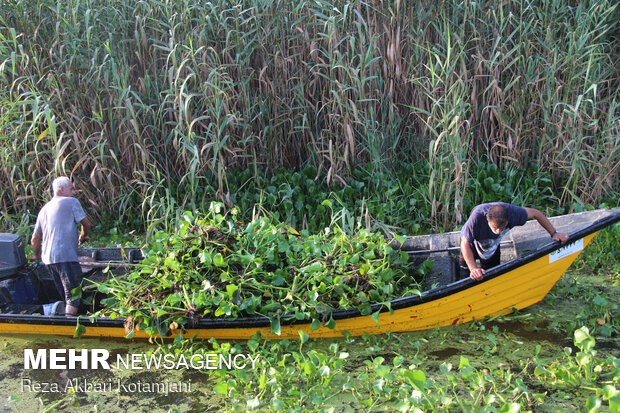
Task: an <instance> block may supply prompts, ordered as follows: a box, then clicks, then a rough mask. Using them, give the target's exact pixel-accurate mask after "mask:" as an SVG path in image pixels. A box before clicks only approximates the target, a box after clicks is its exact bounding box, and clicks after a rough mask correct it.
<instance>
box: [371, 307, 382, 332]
mask: <svg viewBox="0 0 620 413" xmlns="http://www.w3.org/2000/svg"><path fill="white" fill-rule="evenodd" d="M379 313H380V311H379V310H377V311H375V312H374V313H372V316H371V317H370V318H372V320H373V321H374V322H375V323H376V324H377V328H379V327H380V326H379Z"/></svg>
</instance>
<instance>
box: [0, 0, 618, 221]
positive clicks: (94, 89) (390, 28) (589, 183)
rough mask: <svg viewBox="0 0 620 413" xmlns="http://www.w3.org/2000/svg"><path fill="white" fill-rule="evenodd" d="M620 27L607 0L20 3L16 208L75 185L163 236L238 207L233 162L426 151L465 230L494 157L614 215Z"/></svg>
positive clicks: (10, 185)
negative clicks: (189, 215)
mask: <svg viewBox="0 0 620 413" xmlns="http://www.w3.org/2000/svg"><path fill="white" fill-rule="evenodd" d="M618 16H619V13H618V5H617V4H616V2H613V1H605V0H601V1H593V0H591V1H568V2H557V1H553V0H539V1H533V0H530V1H522V2H505V1H501V0H488V1H482V2H469V1H465V2H462V1H456V0H449V1H445V2H431V1H428V0H426V1H422V2H419V3H418V4H416V6H415V7H412V6H411V5H410V4H405V2H391V1H383V0H379V1H376V2H373V3H368V2H363V1H359V0H337V1H333V2H328V1H324V0H308V1H302V2H288V1H283V0H260V1H258V0H215V1H212V2H200V1H196V0H183V1H172V0H163V1H154V0H143V1H140V2H129V1H110V0H103V1H101V0H79V1H78V0H69V1H67V2H55V1H52V0H37V1H31V0H11V1H5V2H3V3H2V4H1V5H0V159H1V165H0V179H1V180H2V182H4V183H6V184H3V185H2V189H1V192H0V195H1V197H2V205H1V207H0V210H1V211H2V214H3V216H5V217H9V216H20V215H24V214H28V212H29V211H30V213H31V214H32V213H34V212H36V211H37V210H38V208H39V207H40V205H41V203H42V202H43V201H44V200H45V198H46V197H47V196H49V195H48V194H49V191H47V190H44V188H47V187H48V186H49V183H50V182H51V179H52V178H53V177H54V176H55V175H57V174H67V175H71V176H73V177H74V178H75V180H76V182H77V183H78V189H79V190H80V191H81V192H82V193H81V195H80V196H82V197H83V198H84V199H85V200H86V202H87V204H88V207H89V210H90V211H91V212H92V213H93V214H95V216H96V217H97V218H99V219H102V220H106V221H107V220H109V219H113V220H116V221H119V222H124V223H127V222H143V221H146V222H147V225H155V226H156V225H158V223H161V222H163V221H165V220H166V219H167V218H169V217H170V216H169V215H170V214H174V213H176V212H174V211H176V210H177V209H183V208H193V209H204V208H205V207H206V206H207V205H208V202H210V201H211V200H212V199H213V198H219V199H221V200H222V201H224V202H227V203H228V204H229V205H230V204H231V202H232V198H234V194H231V193H230V188H229V185H228V182H227V178H226V176H227V173H228V172H229V171H231V168H234V167H241V168H246V167H252V168H254V169H255V171H256V173H257V174H258V173H265V174H270V173H272V172H273V171H274V170H275V169H277V168H278V167H286V168H289V169H300V168H302V167H304V166H308V165H312V166H315V167H316V168H317V171H318V173H317V178H320V179H324V180H325V181H326V182H327V183H329V184H334V185H340V184H343V183H346V182H347V181H348V180H349V177H350V175H351V171H352V170H354V169H355V168H357V167H359V166H360V165H365V164H366V163H369V164H370V168H372V171H373V173H375V174H377V175H380V176H384V175H387V174H391V173H393V172H394V171H395V170H396V168H397V166H398V165H399V164H401V163H403V162H405V163H412V162H417V161H419V160H420V159H426V160H427V161H428V162H430V164H431V167H432V169H433V175H432V179H431V181H430V182H429V183H428V189H427V190H425V191H426V192H427V193H426V194H425V196H426V197H427V198H428V200H429V202H431V203H432V204H433V206H434V208H433V217H432V219H433V223H434V224H435V225H437V226H442V227H444V228H450V227H452V226H454V225H456V224H459V223H460V222H462V217H463V214H464V213H467V212H468V211H464V210H463V194H464V190H465V188H466V185H467V181H468V176H469V168H470V165H471V160H477V159H478V158H480V157H489V158H490V159H492V160H493V161H494V162H495V163H496V164H498V165H499V166H500V167H502V168H507V167H508V166H511V167H516V168H523V167H528V166H531V165H537V166H538V167H539V168H540V170H542V171H550V172H552V173H553V174H554V177H555V179H556V186H557V188H556V191H555V192H556V195H557V196H558V197H560V198H561V202H565V203H572V202H582V203H593V204H595V203H597V202H600V200H601V199H604V198H605V197H610V196H613V195H614V194H617V193H618V165H619V163H620V153H619V151H620V149H618V148H619V147H620V145H618V143H619V142H618V140H619V138H618V136H619V133H618V131H619V128H620V118H619V117H618V116H619V112H618V110H617V108H618V105H619V102H620V98H619V94H620V92H619V90H620V88H619V81H618V71H617V68H616V64H617V61H618V49H617V29H616V28H617V27H618V20H619V18H618ZM566 179H567V180H568V183H569V184H568V186H566V187H560V183H561V182H564V181H566ZM210 188H213V189H212V190H211V189H210ZM377 190H379V191H380V190H381V188H377Z"/></svg>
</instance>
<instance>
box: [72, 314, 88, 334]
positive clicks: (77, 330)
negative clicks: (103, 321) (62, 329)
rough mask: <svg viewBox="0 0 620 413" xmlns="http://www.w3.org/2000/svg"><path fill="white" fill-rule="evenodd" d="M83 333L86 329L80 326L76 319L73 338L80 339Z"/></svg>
mask: <svg viewBox="0 0 620 413" xmlns="http://www.w3.org/2000/svg"><path fill="white" fill-rule="evenodd" d="M84 333H86V327H84V326H83V325H82V324H80V319H79V317H78V321H77V324H76V326H75V332H74V333H73V338H80V337H82V335H84Z"/></svg>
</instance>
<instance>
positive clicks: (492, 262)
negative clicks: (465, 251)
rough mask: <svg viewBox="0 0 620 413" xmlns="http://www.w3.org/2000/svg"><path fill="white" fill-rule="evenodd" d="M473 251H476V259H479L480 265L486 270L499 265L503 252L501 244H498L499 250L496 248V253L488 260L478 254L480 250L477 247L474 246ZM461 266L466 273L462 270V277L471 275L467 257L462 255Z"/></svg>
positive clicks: (460, 258)
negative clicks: (466, 260)
mask: <svg viewBox="0 0 620 413" xmlns="http://www.w3.org/2000/svg"><path fill="white" fill-rule="evenodd" d="M472 252H473V253H474V260H478V259H479V260H480V267H481V268H482V269H483V270H485V271H486V270H488V269H490V268H493V267H497V266H498V265H499V264H500V258H501V256H502V253H501V251H500V247H499V245H498V246H497V250H495V254H493V256H492V257H491V258H490V259H488V260H485V259H483V258H480V256H479V255H478V251H477V250H476V249H475V248H472ZM459 266H461V267H462V268H464V269H465V271H464V272H465V273H463V271H462V272H461V276H460V278H461V279H462V278H467V277H469V268H467V263H466V262H465V259H464V258H463V256H462V255H461V256H459Z"/></svg>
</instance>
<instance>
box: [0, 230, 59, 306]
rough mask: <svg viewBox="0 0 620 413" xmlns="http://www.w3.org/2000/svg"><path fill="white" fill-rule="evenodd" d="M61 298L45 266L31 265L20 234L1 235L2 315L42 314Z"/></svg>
mask: <svg viewBox="0 0 620 413" xmlns="http://www.w3.org/2000/svg"><path fill="white" fill-rule="evenodd" d="M59 297H60V295H59V294H58V291H57V290H56V287H55V284H54V280H53V278H52V277H51V276H50V275H49V273H48V272H47V271H46V270H45V268H44V266H42V265H39V264H34V265H32V266H31V265H28V261H27V260H26V254H25V251H24V243H23V242H22V240H21V238H20V237H19V235H15V234H6V233H0V312H11V313H14V312H22V311H30V312H31V311H33V310H34V311H38V309H39V308H40V307H41V304H44V303H48V302H51V301H55V300H57V299H58V298H59ZM33 306H34V307H33Z"/></svg>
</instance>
